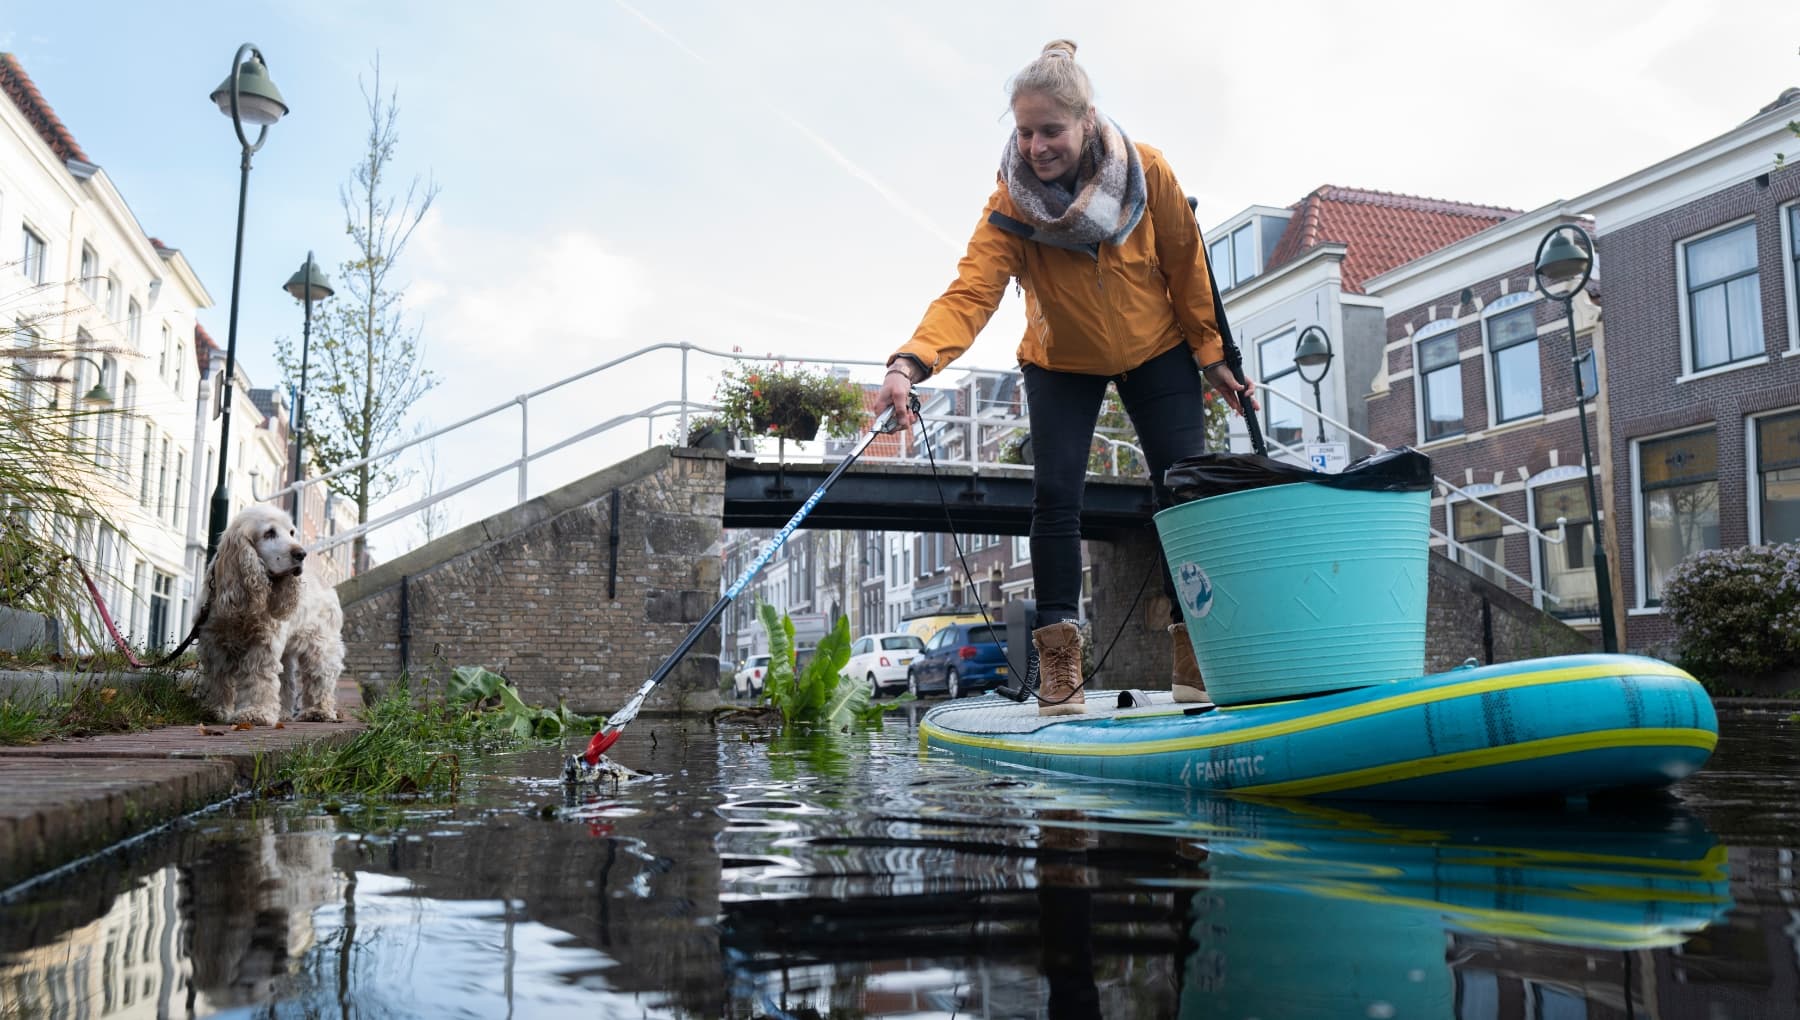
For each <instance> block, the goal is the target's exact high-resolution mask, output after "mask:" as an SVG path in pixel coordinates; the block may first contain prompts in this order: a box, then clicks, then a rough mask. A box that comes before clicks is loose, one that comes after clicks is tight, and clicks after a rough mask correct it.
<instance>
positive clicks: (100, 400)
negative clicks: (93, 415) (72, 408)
mask: <svg viewBox="0 0 1800 1020" xmlns="http://www.w3.org/2000/svg"><path fill="white" fill-rule="evenodd" d="M81 402H82V403H83V404H86V405H87V406H89V407H111V406H112V403H113V397H112V394H111V393H108V392H107V391H106V387H105V386H103V385H101V384H100V383H95V384H94V388H93V389H91V390H88V391H87V393H86V395H84V396H83V397H82V398H81Z"/></svg>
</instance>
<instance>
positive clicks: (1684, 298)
mask: <svg viewBox="0 0 1800 1020" xmlns="http://www.w3.org/2000/svg"><path fill="white" fill-rule="evenodd" d="M1756 225H1757V224H1756V216H1755V215H1754V214H1751V215H1748V216H1740V217H1738V218H1737V219H1734V220H1731V221H1730V222H1728V223H1721V224H1718V225H1716V226H1712V227H1708V228H1707V229H1706V230H1704V231H1702V232H1700V233H1697V234H1691V235H1689V236H1687V237H1684V238H1681V239H1680V240H1678V241H1676V242H1675V303H1676V311H1677V313H1678V316H1677V317H1678V319H1679V323H1680V328H1681V375H1680V376H1679V377H1678V378H1677V379H1676V381H1677V382H1683V381H1686V380H1688V379H1695V378H1704V377H1706V376H1711V375H1717V374H1719V373H1722V372H1732V371H1736V370H1738V369H1742V368H1749V367H1751V366H1753V365H1759V364H1765V363H1767V361H1768V358H1769V334H1768V329H1767V328H1766V327H1767V323H1763V322H1761V320H1760V318H1759V319H1758V324H1759V326H1760V327H1762V333H1763V340H1762V347H1761V349H1760V350H1759V351H1757V352H1756V353H1755V354H1751V355H1747V356H1745V357H1743V358H1738V359H1736V360H1730V361H1724V362H1721V363H1719V364H1717V365H1709V366H1707V367H1705V368H1701V367H1700V366H1699V364H1698V361H1697V359H1696V357H1695V355H1696V354H1697V351H1696V350H1695V341H1696V337H1695V334H1694V322H1693V299H1694V292H1693V290H1691V289H1690V287H1689V285H1688V270H1687V264H1688V249H1689V248H1690V247H1692V246H1693V245H1695V244H1700V243H1702V242H1705V241H1709V240H1712V239H1713V238H1716V237H1720V236H1722V235H1724V234H1728V233H1731V232H1732V231H1734V230H1742V229H1743V228H1744V227H1746V226H1748V227H1749V228H1750V232H1751V242H1750V248H1751V251H1752V252H1754V253H1755V258H1754V259H1753V260H1752V265H1753V268H1752V269H1750V270H1748V271H1745V272H1740V273H1737V274H1736V275H1733V276H1730V277H1726V278H1722V279H1718V280H1711V281H1708V283H1707V284H1706V286H1707V288H1712V287H1722V286H1725V285H1726V284H1728V283H1731V282H1732V281H1733V280H1739V279H1743V278H1744V277H1746V276H1750V275H1755V276H1756V277H1757V302H1756V307H1757V314H1758V315H1759V316H1760V315H1762V287H1761V283H1762V258H1761V252H1760V251H1758V250H1757V248H1756ZM1726 329H1727V336H1726V343H1725V346H1726V350H1727V351H1729V350H1730V347H1731V340H1730V334H1729V330H1730V323H1729V319H1727V325H1726Z"/></svg>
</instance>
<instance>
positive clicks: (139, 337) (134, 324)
mask: <svg viewBox="0 0 1800 1020" xmlns="http://www.w3.org/2000/svg"><path fill="white" fill-rule="evenodd" d="M125 340H126V342H128V343H130V344H131V349H132V350H134V351H135V350H137V349H138V344H140V343H143V340H144V306H143V305H140V304H138V303H137V298H132V299H131V301H130V302H129V303H127V304H126V305H125Z"/></svg>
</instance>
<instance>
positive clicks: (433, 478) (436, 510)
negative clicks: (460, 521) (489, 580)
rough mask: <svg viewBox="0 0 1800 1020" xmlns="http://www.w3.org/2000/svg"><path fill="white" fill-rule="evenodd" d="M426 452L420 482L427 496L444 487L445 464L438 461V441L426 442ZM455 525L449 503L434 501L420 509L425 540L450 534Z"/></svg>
mask: <svg viewBox="0 0 1800 1020" xmlns="http://www.w3.org/2000/svg"><path fill="white" fill-rule="evenodd" d="M423 449H424V453H422V454H421V455H420V457H421V459H422V460H423V461H424V466H423V467H422V468H421V469H420V475H421V477H420V482H421V484H422V485H423V486H424V489H425V492H424V495H426V496H434V495H436V494H437V492H438V490H439V489H442V488H443V487H444V470H443V466H442V465H440V464H439V463H438V450H437V443H436V442H435V441H434V442H430V443H426V444H425V445H424V447H423ZM452 527H454V524H453V523H452V521H451V519H450V506H449V504H447V503H433V504H431V505H430V506H428V507H426V508H425V509H423V510H421V511H419V530H420V532H422V533H423V534H424V536H425V541H427V542H432V541H435V540H436V539H437V538H438V537H439V536H441V535H446V534H449V532H450V529H451V528H452Z"/></svg>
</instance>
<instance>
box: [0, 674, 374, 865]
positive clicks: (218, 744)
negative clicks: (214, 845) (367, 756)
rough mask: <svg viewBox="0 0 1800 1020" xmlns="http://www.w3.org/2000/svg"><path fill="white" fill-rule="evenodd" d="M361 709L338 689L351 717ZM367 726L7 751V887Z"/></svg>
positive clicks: (1, 751)
mask: <svg viewBox="0 0 1800 1020" xmlns="http://www.w3.org/2000/svg"><path fill="white" fill-rule="evenodd" d="M361 705H362V698H361V696H360V692H359V691H358V689H357V687H356V685H355V684H354V683H344V684H341V685H340V686H339V688H338V710H339V713H340V714H341V715H343V716H344V717H345V718H348V717H350V715H351V714H352V713H353V712H354V711H355V710H356V709H358V708H360V707H361ZM362 728H363V725H362V723H359V722H336V723H301V722H288V723H286V724H285V725H284V726H283V727H282V728H281V729H271V728H268V727H261V728H258V729H252V730H234V729H231V728H230V727H228V726H211V725H209V726H206V727H199V726H170V727H165V728H163V729H157V730H146V731H143V732H140V733H118V734H111V735H108V736H102V737H86V738H83V739H80V740H68V741H61V742H57V743H49V744H35V745H30V746H22V747H11V746H7V747H0V891H4V890H6V889H8V888H10V887H12V886H13V885H15V884H16V883H19V882H22V881H25V880H26V879H29V878H31V877H32V876H34V875H37V874H40V873H42V872H44V871H48V870H50V869H51V868H55V867H58V866H60V865H63V864H66V863H68V862H70V861H73V860H76V859H78V858H80V857H82V856H84V855H86V854H90V853H93V852H95V851H97V850H102V849H105V848H106V847H108V846H111V845H112V844H114V843H117V842H118V841H120V840H122V839H127V838H129V837H131V836H135V835H138V834H140V833H142V832H145V831H148V830H149V829H152V828H154V827H156V826H158V825H161V824H162V823H164V822H167V821H169V820H171V819H174V818H178V817H180V816H181V815H184V814H187V813H188V812H190V811H197V810H199V809H200V808H203V807H206V806H208V805H210V804H216V803H218V802H219V801H222V800H224V799H226V798H228V797H230V796H232V795H233V794H235V793H238V792H240V791H242V790H245V789H248V788H249V787H250V785H251V783H252V782H253V780H254V779H255V777H256V775H257V772H258V771H259V770H261V771H262V772H264V773H265V774H266V773H267V772H268V770H269V769H270V768H271V767H272V766H273V765H274V764H275V763H277V762H279V760H280V758H281V756H282V755H283V754H284V753H286V752H289V751H292V750H295V749H297V748H299V747H302V746H304V745H306V744H310V743H313V742H315V741H319V740H344V739H347V738H348V737H349V736H350V735H351V734H353V733H356V732H357V731H359V730H361V729H362Z"/></svg>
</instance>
